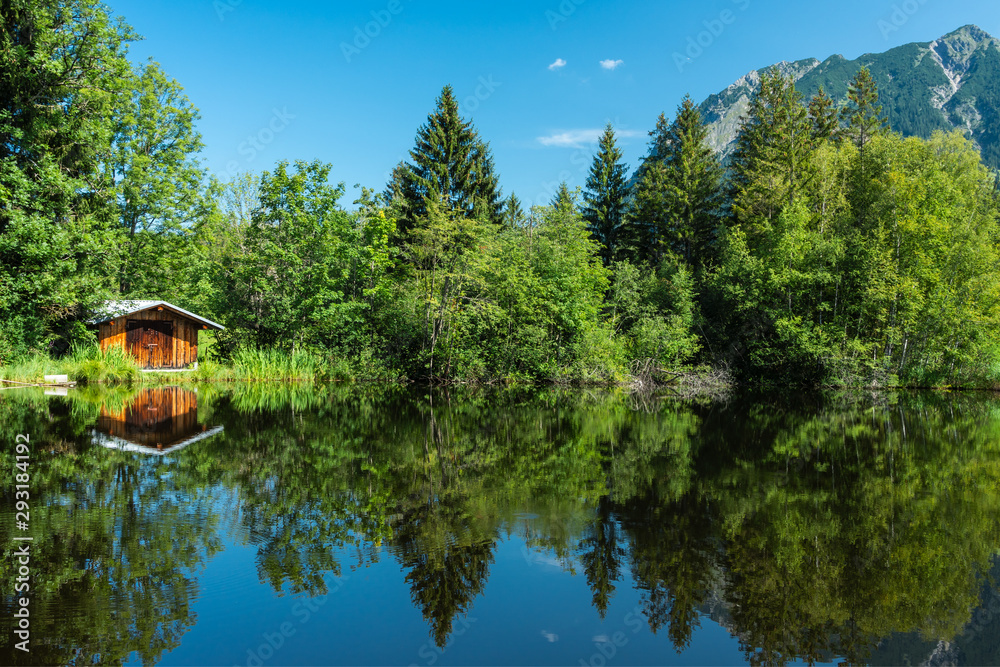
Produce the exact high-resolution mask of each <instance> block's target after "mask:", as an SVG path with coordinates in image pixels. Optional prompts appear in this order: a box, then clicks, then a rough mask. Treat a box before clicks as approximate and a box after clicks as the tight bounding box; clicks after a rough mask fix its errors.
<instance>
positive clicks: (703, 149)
mask: <svg viewBox="0 0 1000 667" xmlns="http://www.w3.org/2000/svg"><path fill="white" fill-rule="evenodd" d="M666 150H667V152H666V154H665V155H664V158H663V164H664V166H665V167H666V173H665V177H666V191H665V194H666V201H667V210H668V212H669V214H670V219H669V221H668V227H667V228H666V229H663V230H662V232H661V238H663V239H664V240H665V241H666V242H667V244H668V247H670V248H671V249H672V250H673V251H674V252H676V253H677V254H678V255H679V256H680V257H681V258H682V259H683V260H684V262H685V263H686V264H687V265H688V266H689V267H691V268H692V269H694V270H698V269H700V268H702V267H703V266H705V265H707V264H710V263H711V261H712V260H711V255H712V253H713V252H714V247H715V240H716V236H717V230H718V224H719V216H720V213H721V208H722V198H723V197H722V194H723V193H722V166H721V165H720V164H719V159H718V157H717V156H716V154H715V152H714V151H713V150H712V148H711V147H710V146H709V145H708V131H707V130H706V129H705V125H704V123H702V120H701V114H700V113H699V112H698V108H697V107H696V106H695V105H694V102H692V101H691V98H690V97H688V96H685V98H684V101H683V102H682V103H681V106H680V107H679V108H678V110H677V118H676V119H675V120H674V122H673V124H671V126H670V130H669V132H668V134H667V144H666Z"/></svg>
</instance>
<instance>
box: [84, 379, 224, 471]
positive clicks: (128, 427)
mask: <svg viewBox="0 0 1000 667" xmlns="http://www.w3.org/2000/svg"><path fill="white" fill-rule="evenodd" d="M222 430H223V427H222V426H216V427H214V428H213V427H209V426H207V425H205V424H201V423H199V422H198V394H196V393H195V392H193V391H191V390H190V389H183V388H181V387H156V388H154V389H145V390H143V391H140V392H139V393H137V394H136V395H135V396H133V397H132V398H130V399H129V400H128V401H127V402H126V403H125V404H124V405H119V406H114V407H112V406H108V405H103V406H101V416H100V417H99V418H98V419H97V424H96V427H95V428H93V429H91V435H92V436H93V441H94V442H96V443H97V444H99V445H101V446H103V447H108V448H110V449H121V450H124V451H129V452H140V453H146V454H154V455H158V456H162V455H165V454H167V453H174V452H177V451H178V450H180V449H183V448H184V447H187V446H188V445H190V444H192V443H195V442H198V441H199V440H204V439H205V438H209V437H211V436H213V435H215V434H217V433H221V432H222Z"/></svg>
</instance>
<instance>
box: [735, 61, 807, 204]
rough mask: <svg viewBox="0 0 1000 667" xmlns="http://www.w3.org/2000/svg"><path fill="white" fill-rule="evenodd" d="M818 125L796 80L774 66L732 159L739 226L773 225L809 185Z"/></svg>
mask: <svg viewBox="0 0 1000 667" xmlns="http://www.w3.org/2000/svg"><path fill="white" fill-rule="evenodd" d="M812 145H813V139H812V123H811V122H810V121H809V118H808V112H807V110H806V108H805V106H803V104H802V94H801V93H799V92H798V91H797V90H796V89H795V83H794V82H793V81H792V79H791V78H790V77H785V76H783V75H782V74H781V72H780V71H779V70H778V69H777V68H776V67H772V68H771V69H770V70H768V71H767V72H765V73H764V75H763V76H762V77H761V81H760V89H759V90H758V91H757V92H756V93H755V94H754V96H753V97H752V98H751V100H750V106H749V108H748V109H747V112H746V114H745V115H744V116H743V120H742V125H741V127H740V132H739V135H737V138H736V150H735V151H734V152H733V157H732V160H731V166H730V169H731V172H732V177H731V179H730V188H731V190H730V198H731V200H732V202H733V215H734V217H735V218H736V220H737V221H741V220H742V221H747V220H753V219H766V220H773V219H775V218H776V217H777V216H778V214H779V213H780V212H781V211H782V210H783V208H784V207H785V206H787V205H790V204H792V203H794V202H795V197H796V193H797V192H799V191H801V190H802V188H803V186H804V185H805V184H806V182H807V181H808V180H809V177H810V168H811V160H810V156H811V151H812Z"/></svg>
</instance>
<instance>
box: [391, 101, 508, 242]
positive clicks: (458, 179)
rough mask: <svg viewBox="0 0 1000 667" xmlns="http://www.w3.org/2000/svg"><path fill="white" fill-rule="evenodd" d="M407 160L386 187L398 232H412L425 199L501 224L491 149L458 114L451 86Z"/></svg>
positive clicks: (419, 133)
mask: <svg viewBox="0 0 1000 667" xmlns="http://www.w3.org/2000/svg"><path fill="white" fill-rule="evenodd" d="M410 158H411V162H408V163H403V164H400V165H399V166H397V167H396V169H395V170H394V171H393V176H392V180H391V182H390V183H389V188H388V191H389V194H390V196H392V198H393V200H394V201H395V203H396V206H397V207H398V224H399V227H400V229H401V230H404V231H405V230H409V229H412V228H413V227H414V226H415V225H416V224H418V221H419V220H421V219H422V218H424V217H425V216H426V215H427V202H428V201H434V202H438V201H443V202H445V203H446V205H447V206H448V207H449V208H450V209H451V210H452V211H454V212H456V213H459V214H460V215H462V216H463V217H466V218H474V219H478V220H483V221H488V222H493V223H497V224H500V223H501V222H502V221H503V199H502V196H501V191H500V186H499V183H498V177H497V175H496V172H495V169H494V165H493V156H492V155H491V153H490V150H489V145H488V144H486V143H485V142H483V141H482V140H481V139H480V138H479V134H478V133H477V132H476V130H475V128H474V127H473V125H472V123H471V122H468V121H466V120H463V119H462V118H461V116H459V113H458V101H457V100H456V99H455V95H454V93H453V91H452V88H451V86H445V87H444V89H443V90H442V91H441V95H440V96H439V97H438V99H437V106H436V108H435V110H434V111H433V112H432V113H431V114H430V115H429V116H428V117H427V122H426V123H425V124H424V125H422V126H421V127H420V129H419V130H418V131H417V138H416V145H415V146H414V148H413V150H411V151H410Z"/></svg>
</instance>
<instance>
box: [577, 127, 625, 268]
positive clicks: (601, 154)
mask: <svg viewBox="0 0 1000 667" xmlns="http://www.w3.org/2000/svg"><path fill="white" fill-rule="evenodd" d="M621 160H622V151H621V149H620V148H618V146H617V144H616V142H615V131H614V128H612V127H611V123H608V125H607V127H605V128H604V134H603V135H602V136H601V141H600V144H599V148H598V151H597V155H595V156H594V162H593V164H591V166H590V175H589V176H588V178H587V187H586V189H585V190H584V193H583V202H584V206H583V211H582V214H583V219H584V220H586V221H587V228H588V229H589V230H590V233H591V234H592V235H593V236H594V238H595V239H596V240H597V241H598V242H599V243H600V244H601V246H602V251H601V258H602V259H603V260H604V263H605V264H606V265H607V264H610V263H611V261H612V260H613V259H615V257H616V255H617V254H618V246H619V238H620V235H621V232H622V225H623V223H624V221H625V212H626V210H627V208H628V197H629V187H628V181H627V180H626V178H625V170H626V167H625V164H624V163H623V162H622V161H621Z"/></svg>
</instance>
